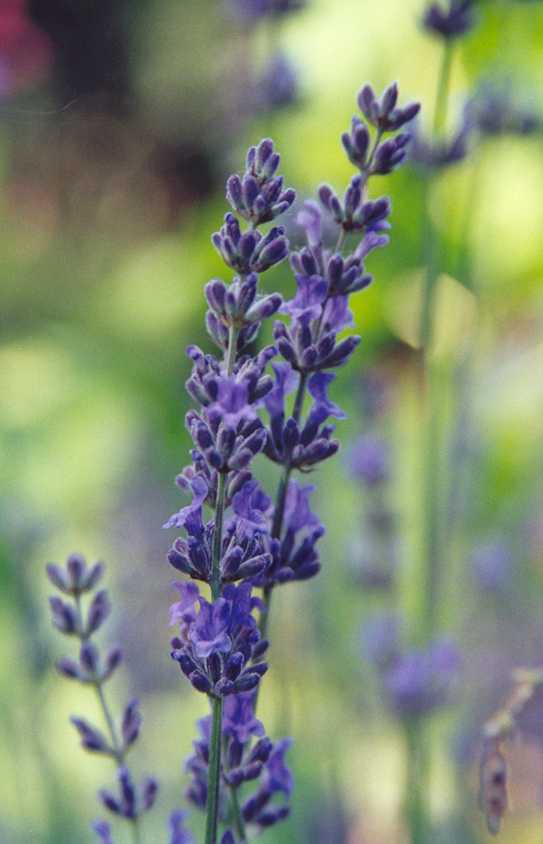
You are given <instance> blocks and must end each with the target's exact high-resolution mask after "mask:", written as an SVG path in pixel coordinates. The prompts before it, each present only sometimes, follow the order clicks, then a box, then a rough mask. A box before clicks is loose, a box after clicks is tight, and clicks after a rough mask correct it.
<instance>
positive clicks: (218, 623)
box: [172, 582, 267, 696]
mask: <svg viewBox="0 0 543 844" xmlns="http://www.w3.org/2000/svg"><path fill="white" fill-rule="evenodd" d="M187 600H188V598H187ZM190 600H192V593H191V596H190ZM198 601H199V605H200V610H199V612H198V613H197V614H195V615H194V614H193V613H192V610H191V607H190V605H189V608H188V611H187V613H186V614H185V615H184V616H183V617H182V621H181V636H180V637H175V638H174V639H173V640H172V648H173V650H172V658H173V659H174V660H175V661H176V662H178V663H179V667H180V669H181V671H182V672H183V674H185V676H186V677H187V678H188V679H189V680H190V682H191V683H192V685H193V686H194V688H195V689H197V690H198V691H200V692H204V693H206V694H207V693H212V694H214V695H217V696H227V695H230V694H235V693H238V692H248V691H251V690H253V689H255V688H256V686H257V685H258V683H259V681H260V678H261V676H262V675H263V674H264V673H265V672H266V670H267V665H266V663H265V662H263V661H262V659H261V658H262V656H263V654H264V653H265V650H266V647H267V642H265V641H261V638H260V634H259V632H258V628H257V625H256V622H255V620H254V618H253V616H252V612H253V610H254V609H256V608H257V607H259V606H260V601H259V600H258V599H256V598H253V597H252V595H251V584H250V583H247V582H246V583H243V584H241V585H240V586H234V585H231V584H229V585H227V586H225V587H224V589H223V592H222V596H221V597H220V598H217V600H215V601H213V602H212V603H208V602H207V601H206V600H205V599H204V598H202V597H199V598H198Z"/></svg>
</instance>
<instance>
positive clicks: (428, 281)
mask: <svg viewBox="0 0 543 844" xmlns="http://www.w3.org/2000/svg"><path fill="white" fill-rule="evenodd" d="M473 5H474V4H473V2H472V0H447V2H444V3H442V2H433V3H431V4H430V5H429V6H428V7H427V9H426V12H425V14H424V17H423V26H424V27H425V29H426V30H427V31H428V32H429V33H430V34H432V35H434V36H435V37H437V39H438V40H439V42H440V48H441V61H440V68H439V72H438V81H437V89H436V99H435V104H434V114H433V119H432V125H431V135H430V137H429V140H427V141H425V140H423V139H422V138H421V137H419V138H417V139H416V141H415V143H414V145H413V150H412V157H413V159H414V160H415V161H418V162H419V163H421V164H422V165H424V166H425V167H426V168H427V173H426V179H425V206H426V214H425V224H424V225H423V238H424V252H425V258H426V260H425V264H426V268H425V273H424V277H423V287H422V297H421V305H420V317H419V331H418V335H419V345H420V348H421V357H422V388H423V390H424V410H423V412H424V421H423V425H422V433H421V439H420V455H421V473H422V477H421V481H422V501H421V504H422V508H421V510H422V517H421V518H422V545H421V554H422V559H421V575H422V576H421V582H420V585H419V590H420V596H421V604H420V607H419V610H418V622H417V631H416V639H417V640H418V643H419V644H420V646H422V647H423V648H430V647H432V645H431V643H432V641H433V639H434V636H435V632H436V623H437V613H438V605H439V592H440V562H441V561H440V556H441V554H442V547H441V538H440V530H441V518H442V507H441V500H440V493H441V487H440V460H439V455H440V453H441V448H440V445H441V427H440V421H439V412H438V402H437V395H436V377H437V374H436V372H435V371H434V370H433V367H432V364H431V361H430V359H429V355H430V351H431V345H432V340H433V311H434V305H435V290H436V282H437V279H438V277H439V272H440V268H441V256H440V248H439V239H438V235H437V233H436V232H435V230H434V227H433V225H432V222H431V217H430V209H429V197H430V190H431V187H432V183H433V175H434V174H435V173H436V172H438V171H439V170H440V169H442V168H443V167H446V166H448V165H451V164H454V163H456V162H457V161H461V160H462V159H463V158H464V157H465V155H466V151H467V137H468V132H467V127H466V125H465V124H464V123H462V124H461V126H460V128H459V129H458V130H457V131H456V132H455V133H454V135H453V136H452V137H451V138H447V137H446V136H445V129H446V125H447V118H448V103H449V93H450V82H451V70H452V65H453V59H454V53H455V49H456V43H457V41H458V39H459V38H461V37H462V36H464V35H465V34H466V33H468V32H469V31H470V30H471V28H472V27H473V25H474V9H473ZM404 734H405V747H406V758H407V766H406V767H407V774H406V786H405V800H404V806H405V812H406V822H407V826H408V828H409V834H410V841H411V843H412V844H426V842H427V841H428V837H429V828H428V813H427V806H426V798H427V794H428V787H427V786H428V780H429V762H430V760H429V748H428V735H427V730H426V729H425V719H424V718H422V717H420V716H419V715H417V716H416V717H413V718H409V719H408V720H407V721H405V723H404Z"/></svg>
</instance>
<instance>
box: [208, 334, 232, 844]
mask: <svg viewBox="0 0 543 844" xmlns="http://www.w3.org/2000/svg"><path fill="white" fill-rule="evenodd" d="M237 342H238V329H237V328H236V327H235V326H230V329H229V334H228V348H227V350H226V355H225V359H224V362H225V368H226V374H227V375H228V376H229V375H231V374H232V370H233V368H234V362H235V360H236V351H237ZM225 501H226V474H225V473H224V472H221V473H220V474H219V478H218V482H217V501H216V505H215V531H214V534H213V552H212V561H211V578H210V586H211V597H212V600H213V601H216V600H217V598H219V597H220V594H221V550H222V532H223V531H222V529H223V522H224V510H225ZM222 708H223V706H222V698H217V697H211V718H212V727H211V741H210V745H209V768H208V781H207V806H206V832H205V842H206V844H216V842H217V828H218V824H219V787H220V780H221V745H222V741H221V739H222Z"/></svg>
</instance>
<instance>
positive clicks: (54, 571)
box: [47, 554, 158, 844]
mask: <svg viewBox="0 0 543 844" xmlns="http://www.w3.org/2000/svg"><path fill="white" fill-rule="evenodd" d="M102 573H103V565H102V563H95V564H94V565H93V566H87V564H86V562H85V559H84V558H83V557H82V556H81V555H78V554H73V555H72V556H71V557H69V558H68V561H67V563H66V567H65V568H64V569H63V568H61V567H60V566H57V565H52V564H50V565H48V566H47V575H48V577H49V580H50V581H51V583H52V584H53V586H55V587H56V588H57V589H59V590H60V591H61V592H62V593H63V594H64V595H67V596H69V597H70V598H71V599H72V601H73V602H72V603H68V602H66V601H64V600H61V599H60V598H58V597H56V596H54V597H52V598H51V599H50V604H51V611H52V617H53V624H54V625H55V627H56V628H57V629H58V630H60V632H61V633H64V634H65V635H70V636H75V637H76V638H78V639H79V642H80V649H79V658H78V659H71V658H68V657H64V658H63V659H61V660H60V661H59V662H58V663H57V668H58V670H59V672H60V673H61V674H63V675H64V676H65V677H68V678H69V679H71V680H78V681H79V682H80V683H82V684H85V685H88V686H92V687H93V688H94V689H95V690H96V692H97V695H98V700H99V703H100V707H101V709H102V714H103V719H104V723H105V724H106V725H107V729H108V735H107V736H106V735H105V734H104V733H103V732H102V731H101V730H100V729H98V728H97V727H95V726H94V724H91V723H90V722H89V721H87V720H86V719H85V718H79V717H72V718H71V721H72V724H73V725H74V727H75V729H76V730H77V732H78V734H79V737H80V739H81V745H82V747H83V748H84V749H85V750H88V751H90V752H91V753H96V754H99V755H102V756H108V757H110V758H111V759H112V760H113V761H114V763H115V766H116V768H117V778H118V792H117V793H114V792H112V791H109V790H108V789H102V790H101V791H100V792H99V798H100V800H101V802H102V804H103V806H104V807H105V808H106V809H107V810H108V811H109V812H111V813H112V814H114V815H117V816H118V817H121V818H124V819H125V820H126V821H129V822H130V823H131V824H132V825H133V827H134V828H137V827H138V825H139V820H140V817H141V815H142V814H144V813H145V812H148V811H149V810H150V809H152V807H153V805H154V803H155V800H156V796H157V792H158V783H157V781H156V780H155V779H154V778H152V777H148V778H147V779H146V780H144V782H143V783H142V784H141V786H139V787H137V786H136V785H135V783H134V781H133V779H132V775H131V773H130V771H129V769H128V768H127V766H126V757H127V754H128V751H129V749H130V748H131V747H132V745H133V744H134V743H135V741H136V740H137V738H138V736H139V732H140V727H141V721H142V718H141V714H140V712H139V703H138V701H137V700H135V699H134V700H132V701H130V703H129V704H128V705H127V706H126V708H125V710H124V713H123V717H122V722H121V729H120V732H119V731H118V729H117V726H116V724H115V721H114V719H113V717H112V715H111V712H110V709H109V706H108V703H107V701H106V697H105V694H104V686H105V683H106V682H107V681H108V680H109V679H110V677H111V676H112V675H113V673H114V672H115V671H116V669H117V668H118V666H119V665H120V663H121V661H122V652H121V650H120V649H119V648H117V647H115V648H113V649H110V650H109V651H108V652H107V653H106V654H105V655H102V653H101V652H100V648H99V646H98V645H97V644H96V643H95V641H94V635H95V633H96V632H97V631H98V630H99V629H100V628H101V627H102V625H103V623H104V622H105V620H106V618H107V617H108V615H109V613H110V608H111V607H110V603H109V598H108V595H107V592H106V591H105V590H101V591H100V592H97V593H95V594H93V590H94V589H95V587H96V585H97V583H98V581H99V580H100V579H101V576H102ZM84 598H85V599H86V600H87V606H86V607H85V606H84V604H83V599H84ZM93 829H94V832H95V833H96V835H97V836H98V840H99V841H100V842H101V844H113V841H112V838H111V830H110V827H109V824H108V823H107V822H106V821H103V820H97V821H96V822H95V823H94V824H93ZM136 834H137V833H136Z"/></svg>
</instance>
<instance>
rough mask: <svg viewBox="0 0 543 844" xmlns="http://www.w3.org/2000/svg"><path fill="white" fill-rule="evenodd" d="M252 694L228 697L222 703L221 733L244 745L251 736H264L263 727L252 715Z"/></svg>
mask: <svg viewBox="0 0 543 844" xmlns="http://www.w3.org/2000/svg"><path fill="white" fill-rule="evenodd" d="M254 706H255V697H254V694H252V693H248V694H240V695H229V696H228V697H227V698H226V699H225V701H224V710H223V732H224V734H225V735H227V736H230V737H231V738H234V739H236V741H238V742H240V743H241V744H246V743H247V742H248V741H249V740H250V738H251V736H257V737H259V738H260V737H261V736H263V735H264V726H263V724H262V722H261V721H259V720H258V718H256V717H255V714H254Z"/></svg>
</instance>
